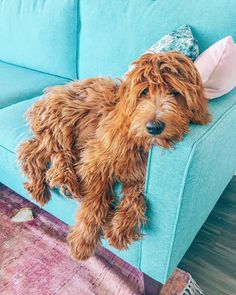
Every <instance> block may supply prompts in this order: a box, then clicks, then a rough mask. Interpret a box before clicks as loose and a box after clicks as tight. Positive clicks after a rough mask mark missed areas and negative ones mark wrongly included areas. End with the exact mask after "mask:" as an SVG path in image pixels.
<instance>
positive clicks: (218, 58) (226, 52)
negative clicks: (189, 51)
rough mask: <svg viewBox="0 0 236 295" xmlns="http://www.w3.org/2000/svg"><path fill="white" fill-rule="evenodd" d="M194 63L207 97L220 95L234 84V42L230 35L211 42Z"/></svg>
mask: <svg viewBox="0 0 236 295" xmlns="http://www.w3.org/2000/svg"><path fill="white" fill-rule="evenodd" d="M194 63H195V66H196V67H197V69H198V71H199V73H200V75H201V78H202V81H203V84H204V87H205V95H206V97H207V98H209V99H212V98H216V97H219V96H222V95H224V94H226V93H227V92H229V91H230V90H232V89H233V88H234V87H235V86H236V44H235V43H234V40H233V38H232V37H231V36H228V37H225V38H224V39H221V40H220V41H218V42H216V43H215V44H213V45H212V46H211V47H209V48H208V49H207V50H205V51H204V52H203V53H202V54H200V55H199V56H198V58H197V59H196V60H195V62H194Z"/></svg>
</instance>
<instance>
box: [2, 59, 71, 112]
mask: <svg viewBox="0 0 236 295" xmlns="http://www.w3.org/2000/svg"><path fill="white" fill-rule="evenodd" d="M66 82H68V80H67V79H64V78H60V77H57V76H53V75H49V74H45V73H41V72H38V71H33V70H30V69H26V68H22V67H18V66H15V65H11V64H8V63H5V62H1V61H0V89H1V94H0V108H4V107H6V106H9V105H11V104H14V103H17V102H19V101H22V100H27V99H29V98H32V97H35V96H37V95H40V94H41V93H42V90H43V89H44V88H46V87H48V86H52V85H57V84H58V85H59V84H64V83H66Z"/></svg>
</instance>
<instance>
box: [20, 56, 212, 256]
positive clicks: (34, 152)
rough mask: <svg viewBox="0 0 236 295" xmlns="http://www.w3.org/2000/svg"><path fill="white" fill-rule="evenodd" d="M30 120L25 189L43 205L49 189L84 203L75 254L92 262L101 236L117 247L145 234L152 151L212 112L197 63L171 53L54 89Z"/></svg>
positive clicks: (24, 150) (73, 237)
mask: <svg viewBox="0 0 236 295" xmlns="http://www.w3.org/2000/svg"><path fill="white" fill-rule="evenodd" d="M28 119H29V121H30V126H31V129H32V131H33V134H34V138H33V139H32V140H30V141H28V142H26V143H24V144H23V145H22V146H21V147H20V150H19V159H20V162H21V164H22V169H23V172H24V173H25V174H26V176H27V177H28V179H29V183H28V184H27V185H26V188H27V189H28V190H29V192H30V193H31V194H32V196H33V198H34V199H35V200H37V201H39V202H40V203H41V204H44V203H46V202H47V201H48V200H49V191H48V185H49V186H50V187H51V188H52V187H54V186H58V187H61V188H63V190H64V191H65V192H66V193H65V194H68V192H70V193H71V194H72V195H73V196H74V197H77V198H81V205H80V207H79V209H78V212H77V216H76V223H75V225H74V226H73V227H72V228H71V230H70V232H69V235H68V243H69V245H70V248H71V253H72V255H73V256H75V257H76V258H77V259H87V258H88V257H89V256H91V255H92V254H93V253H94V251H95V249H96V246H97V244H98V242H99V240H100V236H101V234H102V231H103V232H104V236H105V238H107V239H108V241H109V242H110V244H111V245H112V246H114V247H116V248H118V249H126V248H127V247H128V245H129V244H130V243H132V242H133V241H135V240H138V239H140V238H141V237H142V235H141V234H140V227H141V225H142V224H143V223H144V222H145V221H146V219H145V210H146V205H145V201H144V196H143V184H144V179H145V169H146V163H147V155H148V149H149V147H150V146H151V145H153V144H156V145H159V146H162V147H164V148H170V147H171V146H172V145H173V144H174V143H176V142H178V141H180V140H181V139H182V138H183V135H184V134H186V133H187V132H188V126H189V123H190V122H193V123H197V124H207V123H208V122H209V121H210V115H209V113H208V110H207V100H206V98H205V97H204V94H203V85H202V82H201V79H200V76H199V74H198V72H197V70H196V68H195V66H194V64H193V63H192V61H191V60H189V59H188V58H187V57H185V56H183V55H182V54H180V53H178V52H175V51H172V52H167V53H159V54H154V53H148V54H145V55H143V56H142V57H140V58H139V59H138V60H137V61H135V62H134V64H133V67H132V69H131V70H130V71H129V72H128V73H127V74H126V76H125V77H124V79H123V80H122V81H113V80H111V79H105V78H93V79H87V80H83V81H77V82H72V83H69V84H67V85H65V86H59V87H54V88H51V89H49V90H48V92H47V93H46V95H45V98H44V99H42V100H40V101H38V102H37V103H36V104H35V105H34V106H33V107H32V109H31V110H30V112H29V114H28ZM150 121H151V122H155V123H159V122H162V124H164V125H163V126H164V128H163V131H162V132H160V134H158V135H157V134H156V135H152V134H150V132H148V131H147V122H150ZM49 162H51V163H52V164H51V167H50V168H49V170H47V167H48V163H49ZM115 182H121V183H123V198H122V200H121V202H120V204H119V205H118V206H117V208H116V209H115V210H113V209H112V206H113V203H114V193H113V189H112V188H113V184H114V183H115Z"/></svg>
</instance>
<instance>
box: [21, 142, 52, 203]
mask: <svg viewBox="0 0 236 295" xmlns="http://www.w3.org/2000/svg"><path fill="white" fill-rule="evenodd" d="M18 160H19V162H20V165H21V168H22V171H23V174H24V175H25V176H27V178H28V179H29V182H25V183H24V187H25V189H26V190H27V191H28V192H29V193H30V194H31V196H32V198H33V199H34V200H35V201H37V202H38V203H39V204H40V205H41V206H43V205H45V204H46V203H47V202H48V201H49V200H50V197H51V196H50V190H49V187H48V185H47V184H46V179H45V173H46V169H47V164H48V162H49V158H48V156H47V153H46V150H45V148H44V146H43V144H42V141H41V140H39V139H36V138H33V139H30V140H28V141H26V142H24V143H22V144H21V145H20V147H19V149H18Z"/></svg>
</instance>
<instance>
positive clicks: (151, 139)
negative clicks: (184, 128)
mask: <svg viewBox="0 0 236 295" xmlns="http://www.w3.org/2000/svg"><path fill="white" fill-rule="evenodd" d="M181 140H182V136H171V137H170V136H165V135H157V136H148V137H147V138H146V145H147V146H152V145H156V146H160V147H162V148H165V149H170V148H172V147H173V146H174V145H175V144H176V143H177V142H179V141H181Z"/></svg>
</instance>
